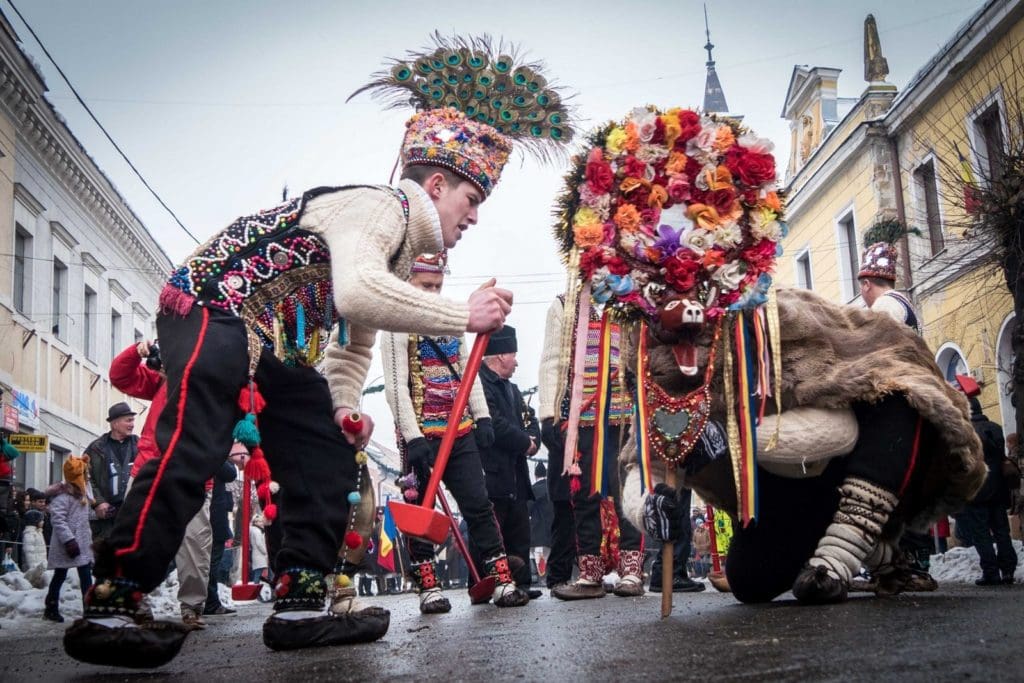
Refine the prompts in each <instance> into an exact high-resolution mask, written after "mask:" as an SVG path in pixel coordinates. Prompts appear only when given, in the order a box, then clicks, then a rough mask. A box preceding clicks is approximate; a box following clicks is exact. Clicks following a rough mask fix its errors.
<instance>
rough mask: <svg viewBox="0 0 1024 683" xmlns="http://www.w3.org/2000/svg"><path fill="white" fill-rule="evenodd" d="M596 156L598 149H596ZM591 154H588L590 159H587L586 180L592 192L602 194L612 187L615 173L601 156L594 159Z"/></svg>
mask: <svg viewBox="0 0 1024 683" xmlns="http://www.w3.org/2000/svg"><path fill="white" fill-rule="evenodd" d="M596 151H597V152H598V156H599V155H600V150H596ZM594 156H595V155H593V154H591V155H590V159H589V160H588V161H587V171H586V177H587V182H588V183H590V189H591V190H592V191H593V192H594V194H597V195H602V194H605V193H607V192H608V191H610V190H611V189H612V186H613V185H614V184H615V174H614V173H612V167H611V166H610V165H609V164H608V162H607V161H605V160H604V159H603V158H601V159H596V160H595V159H594Z"/></svg>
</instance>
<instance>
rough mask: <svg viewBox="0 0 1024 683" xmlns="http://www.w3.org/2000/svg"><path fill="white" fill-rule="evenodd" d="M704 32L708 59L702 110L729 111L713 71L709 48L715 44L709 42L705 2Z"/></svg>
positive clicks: (709, 31)
mask: <svg viewBox="0 0 1024 683" xmlns="http://www.w3.org/2000/svg"><path fill="white" fill-rule="evenodd" d="M704 33H705V35H706V36H707V39H708V42H707V43H705V45H704V49H705V50H707V51H708V61H707V62H706V66H707V67H708V76H707V80H706V81H705V83H704V111H705V112H707V113H718V114H722V113H725V112H728V111H729V105H728V104H726V103H725V93H724V92H723V91H722V84H721V83H720V82H719V80H718V74H717V73H715V58H714V57H713V56H712V55H711V50H713V49H714V47H715V46H714V45H713V44H712V43H711V28H710V27H709V26H708V6H707V4H705V5H704Z"/></svg>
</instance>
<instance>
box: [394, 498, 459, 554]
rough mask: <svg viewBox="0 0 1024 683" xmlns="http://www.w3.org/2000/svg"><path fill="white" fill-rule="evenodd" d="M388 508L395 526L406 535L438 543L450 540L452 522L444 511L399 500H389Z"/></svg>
mask: <svg viewBox="0 0 1024 683" xmlns="http://www.w3.org/2000/svg"><path fill="white" fill-rule="evenodd" d="M388 509H389V510H390V511H391V516H392V518H394V520H395V526H397V527H398V528H399V530H400V531H401V532H402V533H403V534H405V535H406V536H412V537H414V538H422V539H424V540H427V541H430V542H431V543H434V544H437V545H440V544H442V543H444V542H445V541H446V540H448V531H449V530H450V529H451V522H450V521H449V520H448V516H447V515H445V514H444V513H442V512H438V511H437V510H434V509H428V508H425V507H422V506H420V505H411V504H409V503H403V502H401V501H398V500H389V501H388Z"/></svg>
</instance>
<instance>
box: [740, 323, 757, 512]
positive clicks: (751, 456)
mask: <svg viewBox="0 0 1024 683" xmlns="http://www.w3.org/2000/svg"><path fill="white" fill-rule="evenodd" d="M756 319H757V317H756V315H755V316H754V320H756ZM755 325H756V323H754V324H751V323H748V322H747V320H746V316H745V315H744V314H743V313H742V312H741V313H739V314H738V315H737V316H736V329H735V340H736V417H737V422H738V425H737V426H738V427H739V440H740V457H739V484H740V486H739V490H738V493H739V515H740V521H741V522H742V524H743V526H744V527H746V526H747V525H748V524H750V522H751V521H753V520H754V519H755V518H756V517H757V465H756V462H755V461H756V457H757V425H756V419H755V411H754V409H753V406H752V405H751V398H752V397H753V394H754V390H755V388H756V383H757V376H758V357H757V356H755V355H754V354H755V349H756V344H755V342H754V339H753V337H754V333H753V331H752V330H751V327H752V326H755Z"/></svg>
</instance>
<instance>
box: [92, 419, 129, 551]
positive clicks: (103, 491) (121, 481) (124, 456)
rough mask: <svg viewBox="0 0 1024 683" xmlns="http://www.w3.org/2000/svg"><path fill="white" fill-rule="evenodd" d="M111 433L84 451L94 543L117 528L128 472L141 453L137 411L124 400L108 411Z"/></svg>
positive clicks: (126, 486) (126, 488)
mask: <svg viewBox="0 0 1024 683" xmlns="http://www.w3.org/2000/svg"><path fill="white" fill-rule="evenodd" d="M107 423H108V424H110V431H109V432H107V433H106V434H103V435H102V436H100V437H99V438H98V439H96V440H95V441H93V442H92V443H91V444H89V446H88V447H87V448H86V449H85V453H86V455H88V456H89V478H90V479H91V481H92V495H93V510H94V511H95V513H96V519H95V520H91V521H90V522H89V524H90V526H91V527H92V537H93V540H98V539H101V538H104V537H106V536H107V535H108V534H109V533H110V530H111V529H113V528H114V515H116V514H117V508H118V507H120V506H121V503H122V502H124V495H125V493H126V492H127V490H128V476H129V474H128V471H129V469H130V468H131V466H132V463H133V462H134V461H135V456H136V455H137V454H138V452H139V450H138V449H139V437H137V436H135V435H134V434H132V432H133V431H135V411H133V410H132V409H131V406H129V405H128V404H127V403H124V402H123V401H122V402H120V403H115V404H114V405H112V406H110V409H109V410H108V411H107Z"/></svg>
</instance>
